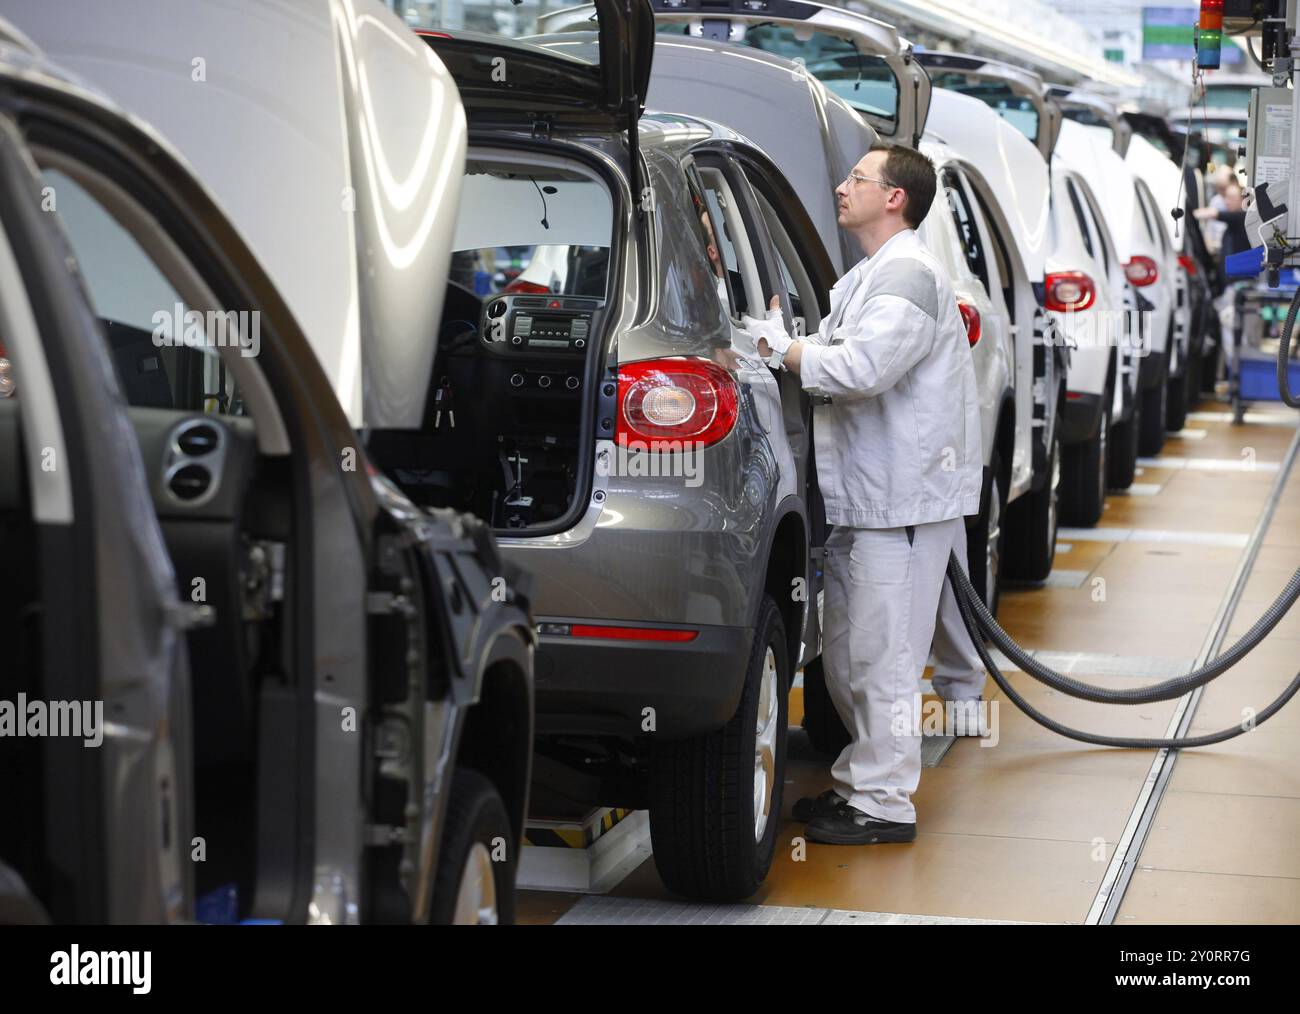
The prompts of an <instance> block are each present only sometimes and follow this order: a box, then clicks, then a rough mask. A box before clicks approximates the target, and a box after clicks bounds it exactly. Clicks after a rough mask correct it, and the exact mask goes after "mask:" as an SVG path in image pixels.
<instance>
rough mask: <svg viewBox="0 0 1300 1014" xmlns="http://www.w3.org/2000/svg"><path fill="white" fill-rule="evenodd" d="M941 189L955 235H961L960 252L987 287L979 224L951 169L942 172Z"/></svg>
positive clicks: (987, 278) (986, 269) (986, 270)
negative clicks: (945, 196)
mask: <svg viewBox="0 0 1300 1014" xmlns="http://www.w3.org/2000/svg"><path fill="white" fill-rule="evenodd" d="M943 191H944V193H945V194H947V196H948V207H949V208H951V209H952V219H953V222H954V223H955V224H956V226H957V235H958V236H960V237H961V242H962V252H963V253H964V254H965V255H966V264H967V266H968V267H969V268H970V270H971V274H973V275H974V276H975V277H976V278H978V279H979V280H980V281H981V282H982V283H983V284H984V288H985V290H988V289H989V271H988V265H987V264H986V263H985V260H984V244H983V242H982V241H981V239H980V231H979V226H978V225H977V224H976V221H975V215H974V214H973V213H972V211H971V207H970V202H969V201H968V200H967V198H966V194H965V192H964V191H963V189H962V186H961V180H960V179H959V178H958V176H957V174H956V173H955V172H953V171H951V170H949V171H948V172H945V173H944V174H943Z"/></svg>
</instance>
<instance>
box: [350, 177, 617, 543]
mask: <svg viewBox="0 0 1300 1014" xmlns="http://www.w3.org/2000/svg"><path fill="white" fill-rule="evenodd" d="M613 233H614V209H613V201H612V198H611V196H610V192H609V189H608V188H607V186H606V185H605V184H604V183H603V182H602V181H601V180H600V179H599V178H597V177H596V176H595V175H594V174H593V173H591V172H590V171H588V170H586V169H585V168H582V167H580V166H576V165H571V164H568V163H565V162H561V161H559V160H557V159H550V158H546V157H542V156H538V157H536V158H530V159H529V160H527V161H520V159H519V157H518V155H504V154H502V155H493V154H490V153H479V154H474V153H471V155H470V157H469V160H468V163H467V166H466V171H465V180H464V188H463V191H462V197H461V204H460V214H459V218H458V221H457V225H456V234H455V239H454V242H453V247H452V249H453V254H452V269H451V278H450V281H449V282H448V283H447V293H446V300H445V303H444V308H443V315H442V322H441V326H440V330H439V333H438V335H437V336H436V341H437V343H438V348H437V356H436V359H435V362H434V367H433V372H432V375H431V377H430V378H429V393H428V399H427V401H426V404H425V412H424V419H423V424H422V425H421V427H420V429H418V430H394V429H385V430H372V431H371V432H370V433H369V435H368V442H367V448H368V450H369V452H370V454H371V457H372V458H374V459H375V460H376V462H378V463H379V464H380V465H381V466H382V467H383V468H384V469H385V471H386V472H387V473H388V474H389V475H390V476H391V477H392V478H393V479H394V481H395V482H396V483H397V485H398V486H399V487H400V488H401V489H402V490H403V492H405V493H406V494H407V495H408V496H409V497H411V499H412V500H413V501H414V502H416V503H417V504H420V505H421V506H430V507H453V508H455V509H457V510H462V511H470V512H472V513H474V514H476V515H478V516H479V517H482V518H484V519H486V520H488V522H489V523H490V524H491V525H492V527H493V528H496V529H500V530H507V531H509V532H510V533H512V534H516V535H538V534H545V533H547V532H551V531H554V530H556V529H557V528H559V527H563V526H566V525H567V524H568V523H571V521H572V520H573V519H574V518H575V517H576V513H577V512H578V511H580V510H581V509H582V507H583V506H584V505H585V502H586V496H585V490H584V489H580V487H581V486H582V485H583V480H582V468H581V460H582V451H581V449H582V447H583V446H584V444H585V443H586V442H587V441H586V438H585V432H586V430H587V429H590V427H585V428H584V419H585V418H586V417H587V415H588V414H589V411H590V409H589V406H590V405H591V403H592V400H593V399H592V398H591V397H589V390H588V388H589V386H590V385H592V383H593V377H594V370H593V369H592V367H595V366H596V365H597V364H596V357H595V356H594V355H593V354H592V350H593V349H599V348H600V347H601V345H602V342H601V338H602V331H603V329H604V327H605V325H606V306H607V305H608V299H609V295H608V293H609V290H610V287H611V284H612V282H611V277H610V261H611V258H610V251H611V242H612V240H611V237H612V235H613Z"/></svg>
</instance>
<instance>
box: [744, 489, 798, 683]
mask: <svg viewBox="0 0 1300 1014" xmlns="http://www.w3.org/2000/svg"><path fill="white" fill-rule="evenodd" d="M777 515H778V516H777V521H776V524H775V525H773V526H772V536H771V538H770V540H769V541H768V544H767V553H766V554H765V556H764V557H763V559H764V560H765V561H766V563H765V567H764V574H763V585H762V587H761V588H760V589H758V591H757V594H756V596H755V601H754V603H753V608H752V610H751V615H752V616H754V617H755V618H757V616H758V609H759V606H760V604H761V603H762V596H763V595H764V594H767V595H771V596H772V600H773V601H774V602H775V603H776V608H777V611H778V612H780V614H781V621H782V623H783V624H784V625H785V642H786V654H787V656H788V657H789V663H790V674H791V679H793V677H794V671H795V670H796V669H797V668H798V667H799V661H800V658H799V656H800V645H801V644H802V642H803V634H804V629H805V627H806V625H807V615H808V609H809V607H810V601H809V600H810V599H811V597H812V595H813V593H814V592H813V587H812V586H813V581H812V580H811V578H812V575H811V574H810V573H809V572H808V564H809V560H808V521H807V518H806V517H805V515H804V508H803V503H802V502H801V501H800V500H799V499H798V498H797V497H789V498H787V499H786V500H785V501H783V502H782V504H781V505H780V507H779V508H778V511H777ZM800 579H801V580H802V596H801V597H798V596H796V594H795V591H796V589H797V588H799V587H800V586H799V585H797V584H796V581H797V580H800Z"/></svg>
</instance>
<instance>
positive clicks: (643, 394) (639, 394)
mask: <svg viewBox="0 0 1300 1014" xmlns="http://www.w3.org/2000/svg"><path fill="white" fill-rule="evenodd" d="M738 404H739V398H738V397H737V394H736V382H735V380H734V379H732V376H731V374H730V373H728V372H727V371H726V370H724V369H723V368H722V367H721V366H719V365H718V364H717V363H715V362H712V361H710V360H708V359H696V358H693V357H690V356H672V357H669V358H665V359H648V360H645V361H643V362H639V363H627V364H625V365H623V366H620V367H619V369H618V424H617V428H616V430H615V439H616V440H617V441H618V442H619V443H620V444H627V443H629V442H631V441H634V440H636V441H645V440H649V441H691V442H692V443H699V444H702V445H706V446H707V445H708V444H716V443H717V442H718V441H719V440H721V439H722V438H723V437H725V436H726V435H727V434H728V433H730V432H731V430H732V427H734V426H735V425H736V416H737V405H738Z"/></svg>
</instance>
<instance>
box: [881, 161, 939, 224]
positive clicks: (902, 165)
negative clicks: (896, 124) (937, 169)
mask: <svg viewBox="0 0 1300 1014" xmlns="http://www.w3.org/2000/svg"><path fill="white" fill-rule="evenodd" d="M871 150H872V151H883V152H884V153H885V169H884V175H885V179H886V180H887V181H889V183H890V184H892V185H893V186H896V187H900V188H901V189H902V191H903V193H905V194H907V203H906V204H905V205H903V221H904V222H906V223H907V224H908V225H910V226H911V227H912V228H913V229H915V228H917V227H918V226H919V225H920V224H921V223H922V222H923V221H925V216H926V215H928V214H929V213H930V205H931V204H933V203H934V191H935V178H934V163H933V162H931V161H930V160H929V159H928V158H927V157H926V156H925V155H922V154H921V153H920V152H919V151H917V150H916V149H915V148H908V147H906V146H905V145H901V144H888V143H886V142H884V141H879V142H877V143H876V144H873V145H872V146H871Z"/></svg>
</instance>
